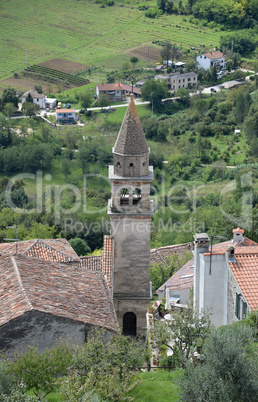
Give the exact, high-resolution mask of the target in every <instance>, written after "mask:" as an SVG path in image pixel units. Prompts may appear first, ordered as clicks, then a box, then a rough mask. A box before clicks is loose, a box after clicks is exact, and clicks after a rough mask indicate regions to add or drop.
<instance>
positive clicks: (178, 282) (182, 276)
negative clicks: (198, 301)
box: [156, 258, 194, 293]
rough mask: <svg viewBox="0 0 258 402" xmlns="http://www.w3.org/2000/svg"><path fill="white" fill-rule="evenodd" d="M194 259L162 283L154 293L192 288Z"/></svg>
mask: <svg viewBox="0 0 258 402" xmlns="http://www.w3.org/2000/svg"><path fill="white" fill-rule="evenodd" d="M193 275H194V259H193V258H192V259H191V260H189V261H188V262H187V263H186V264H185V265H183V266H182V268H180V269H179V270H178V271H177V272H176V273H175V274H174V275H172V276H171V278H169V279H168V280H167V282H165V283H163V285H162V286H160V288H159V289H158V290H157V291H156V293H160V292H164V290H165V288H166V287H167V288H169V289H171V290H172V289H178V290H185V289H190V288H191V287H192V286H193Z"/></svg>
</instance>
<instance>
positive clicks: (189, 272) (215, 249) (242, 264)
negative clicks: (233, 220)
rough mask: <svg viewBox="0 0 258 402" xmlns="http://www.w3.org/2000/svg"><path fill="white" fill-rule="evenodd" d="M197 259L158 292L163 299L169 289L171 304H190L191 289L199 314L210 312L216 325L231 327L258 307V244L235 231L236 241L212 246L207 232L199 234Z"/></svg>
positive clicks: (196, 249)
mask: <svg viewBox="0 0 258 402" xmlns="http://www.w3.org/2000/svg"><path fill="white" fill-rule="evenodd" d="M194 244H195V248H194V258H192V259H191V260H190V261H188V262H187V263H186V264H185V265H184V266H183V267H182V268H181V269H180V270H179V271H177V272H176V273H175V274H174V275H173V276H172V277H171V278H170V279H168V281H166V282H165V283H164V284H163V285H162V286H161V287H160V288H159V289H158V290H157V292H156V293H157V294H158V295H159V298H162V297H165V293H166V288H168V289H169V295H170V299H171V301H173V302H174V303H177V302H178V303H181V304H186V303H187V300H188V299H189V296H190V289H191V288H192V287H193V290H194V304H195V306H197V308H198V310H199V312H200V313H201V310H205V311H208V312H209V313H210V314H211V321H212V323H213V324H214V325H215V326H216V327H218V326H220V325H227V324H231V323H233V322H235V321H237V320H239V319H242V318H244V317H245V316H246V314H247V313H248V312H249V311H251V310H255V309H257V307H258V284H257V279H256V278H257V274H258V244H257V243H256V242H254V241H252V240H250V239H248V238H247V237H245V236H244V230H242V229H240V228H237V229H234V230H233V239H232V240H229V241H226V242H223V243H219V244H216V245H213V246H212V248H211V247H210V246H209V236H208V235H207V234H206V233H201V234H197V235H195V242H194Z"/></svg>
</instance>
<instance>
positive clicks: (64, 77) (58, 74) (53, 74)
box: [24, 64, 88, 86]
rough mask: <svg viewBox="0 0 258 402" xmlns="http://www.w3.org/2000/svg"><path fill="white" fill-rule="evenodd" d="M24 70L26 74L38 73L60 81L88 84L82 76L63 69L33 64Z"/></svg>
mask: <svg viewBox="0 0 258 402" xmlns="http://www.w3.org/2000/svg"><path fill="white" fill-rule="evenodd" d="M24 72H25V73H26V74H39V75H40V76H45V77H49V78H53V79H57V80H60V81H67V82H69V83H71V84H74V85H78V86H79V85H86V84H88V80H85V79H84V78H81V77H78V76H74V75H73V74H69V73H64V72H63V71H59V70H56V69H54V68H50V67H45V66H42V65H41V66H39V65H37V64H34V65H33V66H30V67H27V68H26V69H25V70H24Z"/></svg>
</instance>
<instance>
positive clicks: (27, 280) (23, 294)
mask: <svg viewBox="0 0 258 402" xmlns="http://www.w3.org/2000/svg"><path fill="white" fill-rule="evenodd" d="M0 282H1V288H0V325H4V324H6V323H7V322H9V321H10V320H13V319H15V318H16V317H18V316H21V315H23V314H24V313H25V312H27V311H29V310H37V311H41V312H45V313H48V314H53V315H56V316H60V317H65V318H69V319H71V320H74V321H79V322H83V323H89V324H92V325H96V326H101V327H104V328H107V329H111V330H115V328H116V326H117V325H118V323H117V319H116V314H115V310H114V306H113V302H112V296H111V293H110V290H109V288H108V286H107V283H106V281H105V279H104V276H103V274H102V273H101V272H97V271H92V270H86V269H85V268H83V267H80V266H79V265H78V264H76V265H73V264H70V265H67V264H59V263H54V262H47V261H43V260H40V259H35V258H30V257H27V256H21V255H15V256H8V255H7V256H3V257H1V258H0Z"/></svg>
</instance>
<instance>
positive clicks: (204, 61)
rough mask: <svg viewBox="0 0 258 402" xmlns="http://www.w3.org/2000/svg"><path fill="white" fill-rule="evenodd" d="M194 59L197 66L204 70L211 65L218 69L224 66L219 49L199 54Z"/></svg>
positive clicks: (223, 59)
mask: <svg viewBox="0 0 258 402" xmlns="http://www.w3.org/2000/svg"><path fill="white" fill-rule="evenodd" d="M196 61H197V65H198V68H204V70H210V69H212V68H213V67H216V68H217V69H218V70H222V69H223V68H226V62H225V57H224V53H222V52H220V51H219V50H215V51H214V52H209V53H204V54H201V55H200V56H197V57H196Z"/></svg>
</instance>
